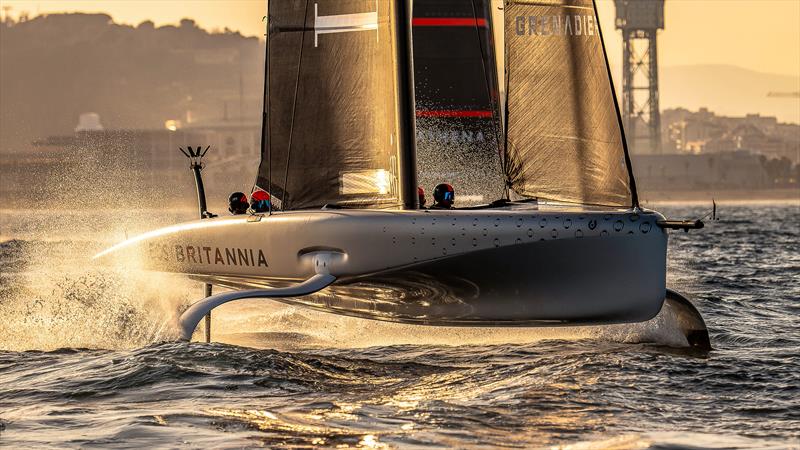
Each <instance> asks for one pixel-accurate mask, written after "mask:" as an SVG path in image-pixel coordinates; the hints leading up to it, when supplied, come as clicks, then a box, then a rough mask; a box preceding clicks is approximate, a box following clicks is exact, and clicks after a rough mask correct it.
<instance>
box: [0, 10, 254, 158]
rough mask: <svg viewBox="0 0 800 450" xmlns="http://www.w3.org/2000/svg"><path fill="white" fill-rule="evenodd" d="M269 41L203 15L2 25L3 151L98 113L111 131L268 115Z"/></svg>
mask: <svg viewBox="0 0 800 450" xmlns="http://www.w3.org/2000/svg"><path fill="white" fill-rule="evenodd" d="M263 55H264V47H263V43H260V42H259V41H258V39H257V38H255V37H244V36H242V35H241V34H239V33H238V32H236V33H235V32H230V31H225V32H222V33H210V32H207V31H206V30H203V29H202V28H199V27H198V26H197V25H196V24H195V23H194V21H192V20H190V19H184V20H182V21H181V23H180V25H179V26H172V25H167V26H162V27H155V26H154V25H153V22H149V21H146V22H143V23H141V24H139V25H138V26H136V27H132V26H129V25H121V24H118V23H115V22H114V21H113V20H112V19H111V17H110V16H108V15H106V14H49V15H45V16H38V17H36V18H33V19H31V20H28V21H25V22H19V23H16V24H10V23H8V22H0V152H19V151H24V150H25V149H26V148H27V147H28V146H29V144H30V142H31V141H32V140H34V139H42V138H45V137H47V136H49V135H64V134H72V133H73V130H74V128H75V125H76V124H77V123H78V116H79V115H80V114H81V113H84V112H95V113H98V114H99V115H100V121H101V122H102V124H103V125H104V126H105V128H107V129H113V128H126V129H135V128H140V129H141V128H145V129H152V128H162V127H164V122H165V121H166V120H168V119H180V120H184V121H185V120H186V116H187V112H189V114H190V115H191V117H192V118H194V119H195V120H203V119H215V120H219V119H220V118H221V117H223V116H224V115H225V113H226V112H227V113H228V115H229V116H230V117H231V118H238V116H239V109H240V94H243V95H242V96H241V97H242V98H243V100H244V101H243V102H242V103H241V104H243V108H241V109H242V110H243V115H244V116H245V117H247V118H248V119H250V120H258V118H259V117H260V108H261V90H262V87H261V86H262V80H263V68H262V67H263V61H264V56H263Z"/></svg>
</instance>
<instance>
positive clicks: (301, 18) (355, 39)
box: [256, 0, 400, 209]
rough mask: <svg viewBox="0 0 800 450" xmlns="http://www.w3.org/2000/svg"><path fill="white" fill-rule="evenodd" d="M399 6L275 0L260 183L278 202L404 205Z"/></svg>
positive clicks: (358, 0) (384, 0)
mask: <svg viewBox="0 0 800 450" xmlns="http://www.w3.org/2000/svg"><path fill="white" fill-rule="evenodd" d="M394 8H395V2H394V1H389V0H377V1H376V0H313V1H307V0H281V1H270V2H269V6H268V11H269V12H268V24H269V25H268V29H269V35H268V39H267V42H268V43H267V46H268V50H267V52H268V64H267V66H268V70H267V77H268V79H267V83H266V84H267V89H266V90H267V95H266V99H265V104H266V105H265V109H266V111H267V114H266V127H265V130H264V132H265V133H266V137H265V145H264V148H263V149H262V158H261V165H260V166H259V173H258V179H257V183H256V184H257V185H258V186H259V187H260V188H262V189H265V190H267V191H268V192H270V194H271V195H272V197H273V199H274V201H273V205H274V207H279V208H281V209H303V208H312V207H320V206H323V205H326V204H334V203H335V204H339V205H360V206H372V207H376V206H377V207H393V206H399V203H400V202H399V191H398V189H399V188H398V181H397V180H398V171H399V170H400V169H399V164H400V162H399V159H400V149H399V144H398V141H399V139H398V128H399V120H400V118H399V117H398V116H399V112H398V98H399V97H398V87H397V86H398V81H397V54H396V50H397V43H396V42H395V41H396V34H395V31H396V30H395V27H396V26H398V24H396V23H395V21H394V13H393V11H394Z"/></svg>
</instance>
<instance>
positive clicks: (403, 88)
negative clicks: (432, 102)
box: [393, 0, 419, 209]
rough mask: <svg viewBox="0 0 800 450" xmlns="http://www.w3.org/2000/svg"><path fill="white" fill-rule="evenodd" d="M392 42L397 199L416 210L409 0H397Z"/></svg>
mask: <svg viewBox="0 0 800 450" xmlns="http://www.w3.org/2000/svg"><path fill="white" fill-rule="evenodd" d="M393 3H394V8H395V11H394V15H395V18H396V26H395V41H396V42H397V46H396V48H397V54H396V55H395V58H397V89H398V105H397V113H398V117H397V122H398V127H397V128H398V130H397V131H398V133H397V134H398V136H397V145H398V148H399V149H400V167H399V169H400V171H399V176H398V178H399V182H400V202H401V203H402V205H403V209H418V208H419V196H418V195H417V185H418V183H417V146H416V142H417V139H416V109H415V108H416V107H415V104H414V63H413V61H414V60H413V54H412V53H413V46H412V43H411V18H412V10H411V8H412V2H411V0H396V1H395V2H393Z"/></svg>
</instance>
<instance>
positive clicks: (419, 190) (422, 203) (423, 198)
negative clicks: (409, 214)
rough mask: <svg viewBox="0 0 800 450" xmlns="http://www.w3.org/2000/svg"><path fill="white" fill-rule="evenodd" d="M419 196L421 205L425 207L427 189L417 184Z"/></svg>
mask: <svg viewBox="0 0 800 450" xmlns="http://www.w3.org/2000/svg"><path fill="white" fill-rule="evenodd" d="M417 196H418V197H419V207H420V208H424V207H425V189H422V186H417Z"/></svg>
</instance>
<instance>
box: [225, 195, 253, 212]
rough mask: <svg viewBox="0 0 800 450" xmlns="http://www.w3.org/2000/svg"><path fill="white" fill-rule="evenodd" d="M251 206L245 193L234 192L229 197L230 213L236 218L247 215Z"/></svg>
mask: <svg viewBox="0 0 800 450" xmlns="http://www.w3.org/2000/svg"><path fill="white" fill-rule="evenodd" d="M249 206H250V205H249V204H248V203H247V195H245V194H244V192H234V193H233V194H231V196H230V197H228V211H230V213H231V214H233V215H234V216H236V215H239V214H244V213H246V212H247V208H248V207H249Z"/></svg>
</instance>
